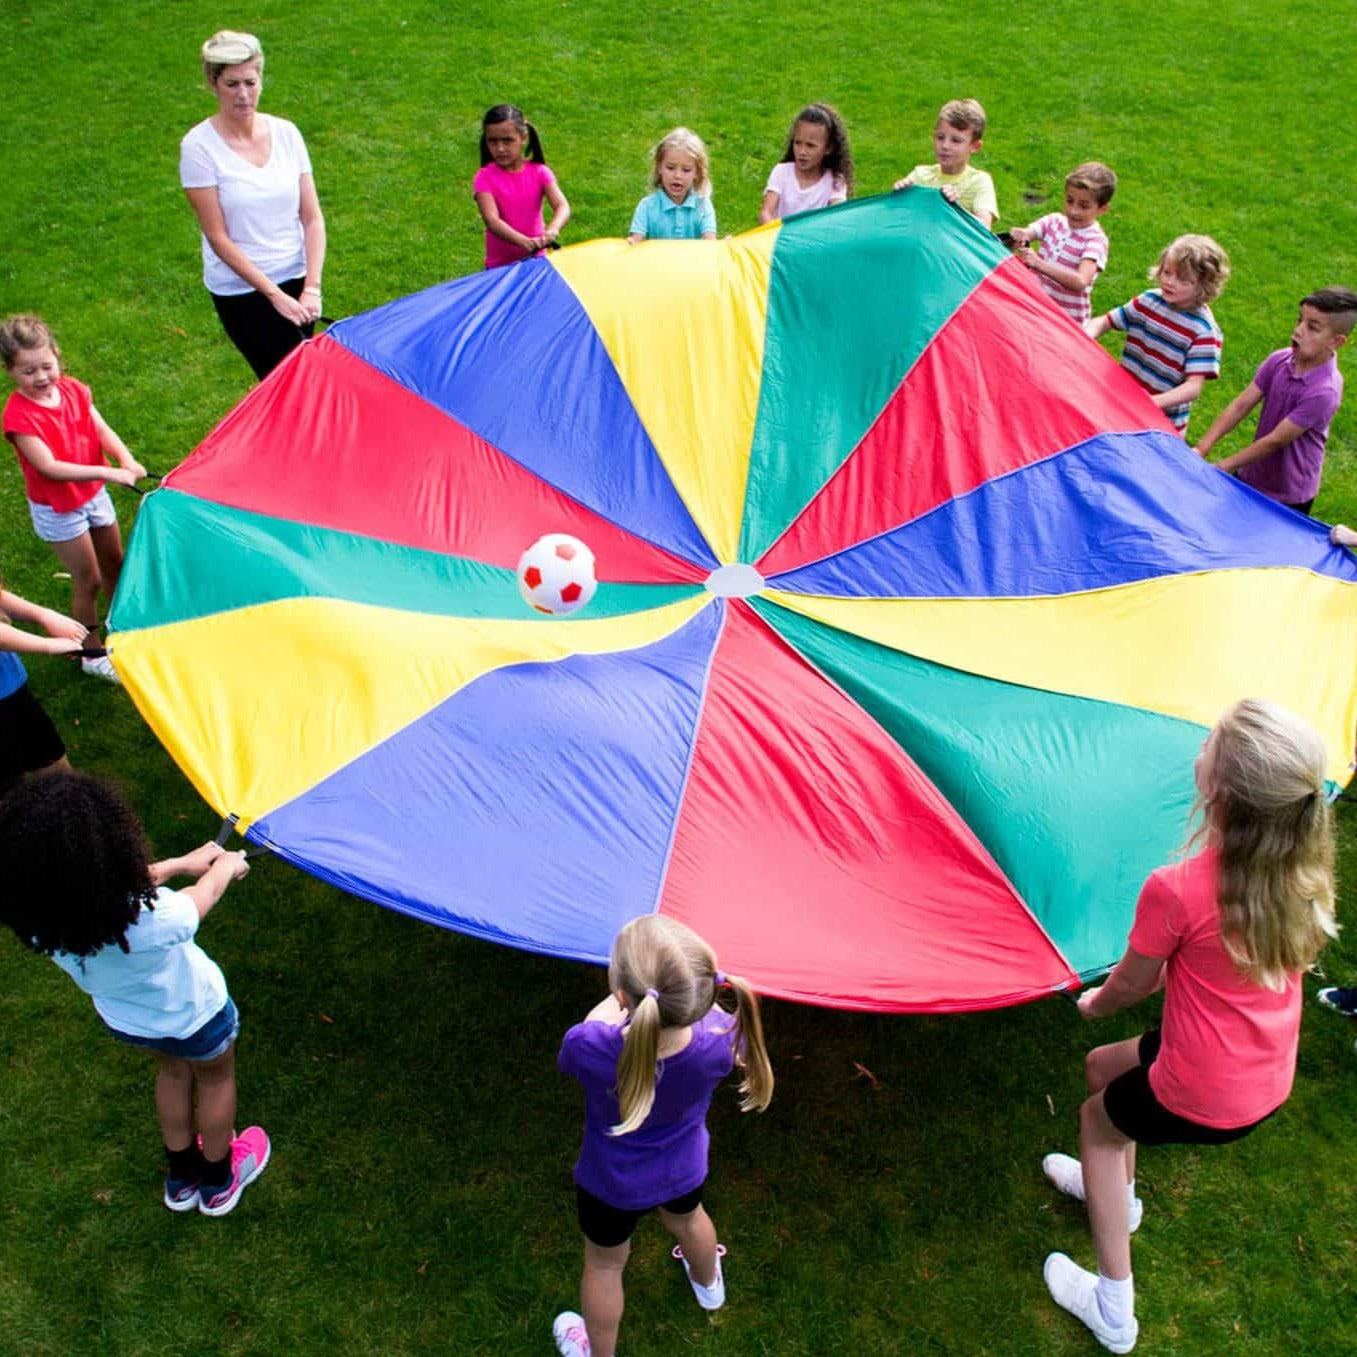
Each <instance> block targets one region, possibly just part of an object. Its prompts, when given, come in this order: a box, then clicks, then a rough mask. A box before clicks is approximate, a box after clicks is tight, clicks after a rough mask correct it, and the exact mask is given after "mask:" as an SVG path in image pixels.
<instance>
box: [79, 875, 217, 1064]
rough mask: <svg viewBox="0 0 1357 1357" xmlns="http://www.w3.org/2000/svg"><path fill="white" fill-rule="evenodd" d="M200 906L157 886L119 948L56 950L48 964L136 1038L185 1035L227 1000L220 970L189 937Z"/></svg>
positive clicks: (103, 1015)
mask: <svg viewBox="0 0 1357 1357" xmlns="http://www.w3.org/2000/svg"><path fill="white" fill-rule="evenodd" d="M198 922H199V920H198V907H197V906H196V905H195V904H194V903H193V900H192V899H191V898H190V897H189V896H187V895H185V894H184V893H183V892H182V891H172V890H169V889H168V888H166V887H164V886H162V887H161V888H160V889H159V890H158V891H156V898H155V908H154V909H147V908H143V909H142V911H141V913H140V915H138V916H137V921H136V923H134V924H133V925H132V926H131V927H130V928H129V929H128V930H127V946H128V950H127V951H126V952H124V951H123V950H122V949H121V948H120V947H119V946H118V945H117V943H112V944H110V945H109V946H107V947H101V948H100V949H99V950H98V951H97V952H95V953H94V954H93V955H92V956H85V957H81V956H73V955H72V954H71V953H70V952H55V953H53V955H52V960H53V961H55V962H56V963H57V965H58V966H60V967H61V969H62V970H63V971H65V972H66V974H67V975H69V976H70V977H71V979H72V980H74V981H75V983H76V984H77V985H79V986H80V988H81V989H82V990H84V991H85V993H86V994H88V995H89V996H90V998H91V999H93V1000H94V1009H95V1012H96V1013H98V1015H99V1016H100V1017H101V1018H102V1019H103V1020H104V1021H105V1022H106V1023H107V1024H108V1025H109V1026H110V1027H112V1028H114V1029H115V1030H117V1031H119V1032H126V1033H127V1034H128V1036H133V1037H176V1038H183V1037H190V1036H192V1035H193V1033H194V1032H196V1031H197V1030H198V1029H199V1028H200V1027H201V1026H202V1025H203V1024H204V1023H206V1022H208V1021H209V1020H210V1019H212V1018H214V1017H215V1016H216V1015H217V1013H218V1012H220V1010H221V1009H222V1007H223V1006H224V1005H225V1003H226V999H227V994H226V978H225V976H223V975H222V973H221V967H219V966H218V965H217V963H216V962H215V961H213V960H212V958H211V957H210V956H208V955H207V953H206V952H204V951H203V949H202V948H201V947H199V946H198V944H197V943H196V942H194V940H193V935H194V934H195V933H197V931H198Z"/></svg>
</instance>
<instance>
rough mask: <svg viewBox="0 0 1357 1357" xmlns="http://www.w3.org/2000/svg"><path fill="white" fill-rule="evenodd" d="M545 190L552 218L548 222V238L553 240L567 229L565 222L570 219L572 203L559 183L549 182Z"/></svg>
mask: <svg viewBox="0 0 1357 1357" xmlns="http://www.w3.org/2000/svg"><path fill="white" fill-rule="evenodd" d="M545 192H546V200H547V202H548V203H549V204H550V205H551V220H550V221H549V222H548V223H547V231H546V239H547V240H548V241H551V240H555V239H556V237H557V236H559V235H560V234H561V232H562V231H564V230H565V224H566V222H568V221H569V220H570V204H569V203H568V202H567V201H566V197H565V194H564V193H562V192H561V186H560V185H559V184H556V183H551V184H548V185H547V187H546V190H545Z"/></svg>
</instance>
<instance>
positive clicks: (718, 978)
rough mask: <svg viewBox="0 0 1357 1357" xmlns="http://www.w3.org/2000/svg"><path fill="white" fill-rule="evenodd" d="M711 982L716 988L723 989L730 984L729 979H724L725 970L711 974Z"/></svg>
mask: <svg viewBox="0 0 1357 1357" xmlns="http://www.w3.org/2000/svg"><path fill="white" fill-rule="evenodd" d="M711 982H712V984H713V985H715V986H716V988H717V989H725V987H726V986H727V985H728V984H730V981H729V980H727V979H726V973H725V971H717V972H716V974H715V975H713V976H712V978H711Z"/></svg>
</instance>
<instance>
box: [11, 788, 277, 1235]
mask: <svg viewBox="0 0 1357 1357" xmlns="http://www.w3.org/2000/svg"><path fill="white" fill-rule="evenodd" d="M0 861H3V862H5V864H6V868H5V875H4V879H3V882H0V923H4V924H7V925H8V926H9V927H10V928H12V929H13V930H14V932H15V934H16V935H17V936H18V938H19V941H20V942H22V943H23V944H24V945H25V946H27V947H30V948H32V949H33V950H34V951H35V952H42V953H43V954H45V955H47V956H50V957H51V958H52V960H53V961H55V962H56V964H57V965H58V966H60V967H61V969H62V970H64V971H65V972H66V973H67V974H68V975H69V976H70V977H71V978H72V979H73V980H74V981H75V983H76V984H77V985H79V986H80V988H81V989H82V990H84V991H85V993H86V994H88V995H89V996H90V997H91V998H92V999H93V1000H94V1008H95V1012H96V1013H98V1015H99V1017H100V1019H101V1020H102V1021H103V1023H104V1025H105V1026H106V1027H107V1028H108V1029H109V1030H110V1031H111V1032H112V1033H113V1035H114V1036H115V1037H117V1038H118V1040H120V1041H123V1042H126V1043H127V1044H128V1045H131V1046H140V1047H143V1048H145V1049H146V1050H148V1051H150V1052H151V1053H152V1054H153V1055H154V1056H155V1057H156V1059H157V1061H158V1062H159V1072H158V1074H157V1076H156V1086H155V1102H156V1112H157V1113H158V1114H159V1117H160V1129H161V1134H162V1135H163V1137H164V1141H165V1152H166V1154H167V1155H168V1157H169V1173H168V1175H167V1177H166V1180H165V1205H166V1206H168V1207H169V1209H170V1210H171V1211H191V1210H193V1208H194V1207H197V1208H198V1210H200V1211H201V1212H202V1213H203V1214H204V1215H208V1216H222V1215H225V1214H226V1213H227V1212H228V1211H230V1210H232V1209H233V1208H234V1206H235V1204H236V1202H237V1201H238V1200H239V1199H240V1194H241V1193H242V1192H243V1191H244V1189H245V1188H246V1186H247V1185H248V1184H249V1183H251V1182H252V1181H253V1180H254V1179H255V1178H257V1177H258V1176H259V1174H260V1173H262V1172H263V1170H264V1166H265V1165H266V1164H267V1163H268V1160H269V1151H270V1146H269V1138H268V1136H267V1135H265V1134H264V1132H263V1131H262V1130H261V1129H260V1128H259V1127H258V1126H251V1127H249V1128H248V1129H247V1130H245V1131H244V1132H242V1133H241V1134H240V1135H238V1136H237V1135H236V1134H235V1132H234V1131H233V1130H232V1127H233V1125H234V1124H235V1118H236V1074H235V1041H236V1033H237V1031H238V1030H239V1027H240V1021H239V1018H238V1017H237V1015H236V1006H235V1004H233V1003H232V1002H231V998H230V996H229V995H228V994H227V992H226V981H225V979H224V978H223V976H222V973H221V970H220V969H219V967H218V966H217V964H216V962H214V961H213V960H212V959H211V958H210V957H209V956H208V955H207V954H206V953H205V952H204V951H203V950H202V949H201V948H200V947H199V946H198V945H197V943H196V942H195V941H194V934H195V933H197V931H198V924H199V923H200V921H201V920H202V919H203V918H205V917H206V915H207V913H208V911H209V910H210V909H211V908H212V906H213V905H215V904H216V903H217V901H218V900H220V899H221V897H222V894H223V893H224V892H225V890H226V888H227V886H229V885H230V884H231V882H232V881H238V880H239V879H240V878H241V877H243V876H244V875H245V874H246V872H247V871H249V867H248V866H247V865H246V862H245V855H244V854H243V853H227V852H224V851H223V850H222V849H221V847H220V846H218V845H217V844H215V843H205V844H203V846H202V847H201V848H195V849H194V850H193V852H191V853H187V854H185V855H184V856H183V857H178V858H166V859H165V860H164V861H161V862H151V861H150V860H149V853H148V851H147V844H146V836H145V833H144V831H143V830H142V827H141V825H140V823H139V822H138V820H137V818H136V816H135V815H133V813H132V812H131V810H130V809H129V808H128V807H127V805H126V804H125V803H124V802H123V801H122V799H121V798H120V797H119V796H117V795H116V794H115V793H114V792H113V791H112V790H111V789H110V788H108V787H107V786H105V785H104V784H103V783H102V782H99V781H98V780H96V779H95V778H92V777H89V776H87V775H85V774H83V773H73V772H55V773H49V774H46V775H45V776H43V777H37V778H32V779H30V780H29V781H27V782H25V783H22V784H21V785H20V786H19V787H18V788H17V789H16V790H15V791H14V792H12V793H11V794H10V796H9V797H7V798H6V800H5V801H4V803H3V804H0ZM176 876H189V877H193V878H194V883H193V885H191V886H188V887H186V888H185V889H184V890H181V891H177V890H171V889H169V888H168V887H167V886H166V885H165V884H164V883H165V882H167V881H169V880H170V879H171V878H173V877H176ZM195 1093H196V1095H197V1109H196V1117H195V1109H194V1095H195Z"/></svg>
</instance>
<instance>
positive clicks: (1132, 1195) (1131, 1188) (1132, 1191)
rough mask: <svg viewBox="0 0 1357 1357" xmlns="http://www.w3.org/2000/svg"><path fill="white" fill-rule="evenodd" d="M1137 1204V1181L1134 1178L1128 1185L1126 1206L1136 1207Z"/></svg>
mask: <svg viewBox="0 0 1357 1357" xmlns="http://www.w3.org/2000/svg"><path fill="white" fill-rule="evenodd" d="M1135 1204H1136V1180H1135V1179H1134V1178H1132V1179H1131V1181H1130V1182H1129V1183H1127V1184H1126V1205H1127V1206H1134V1205H1135Z"/></svg>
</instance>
